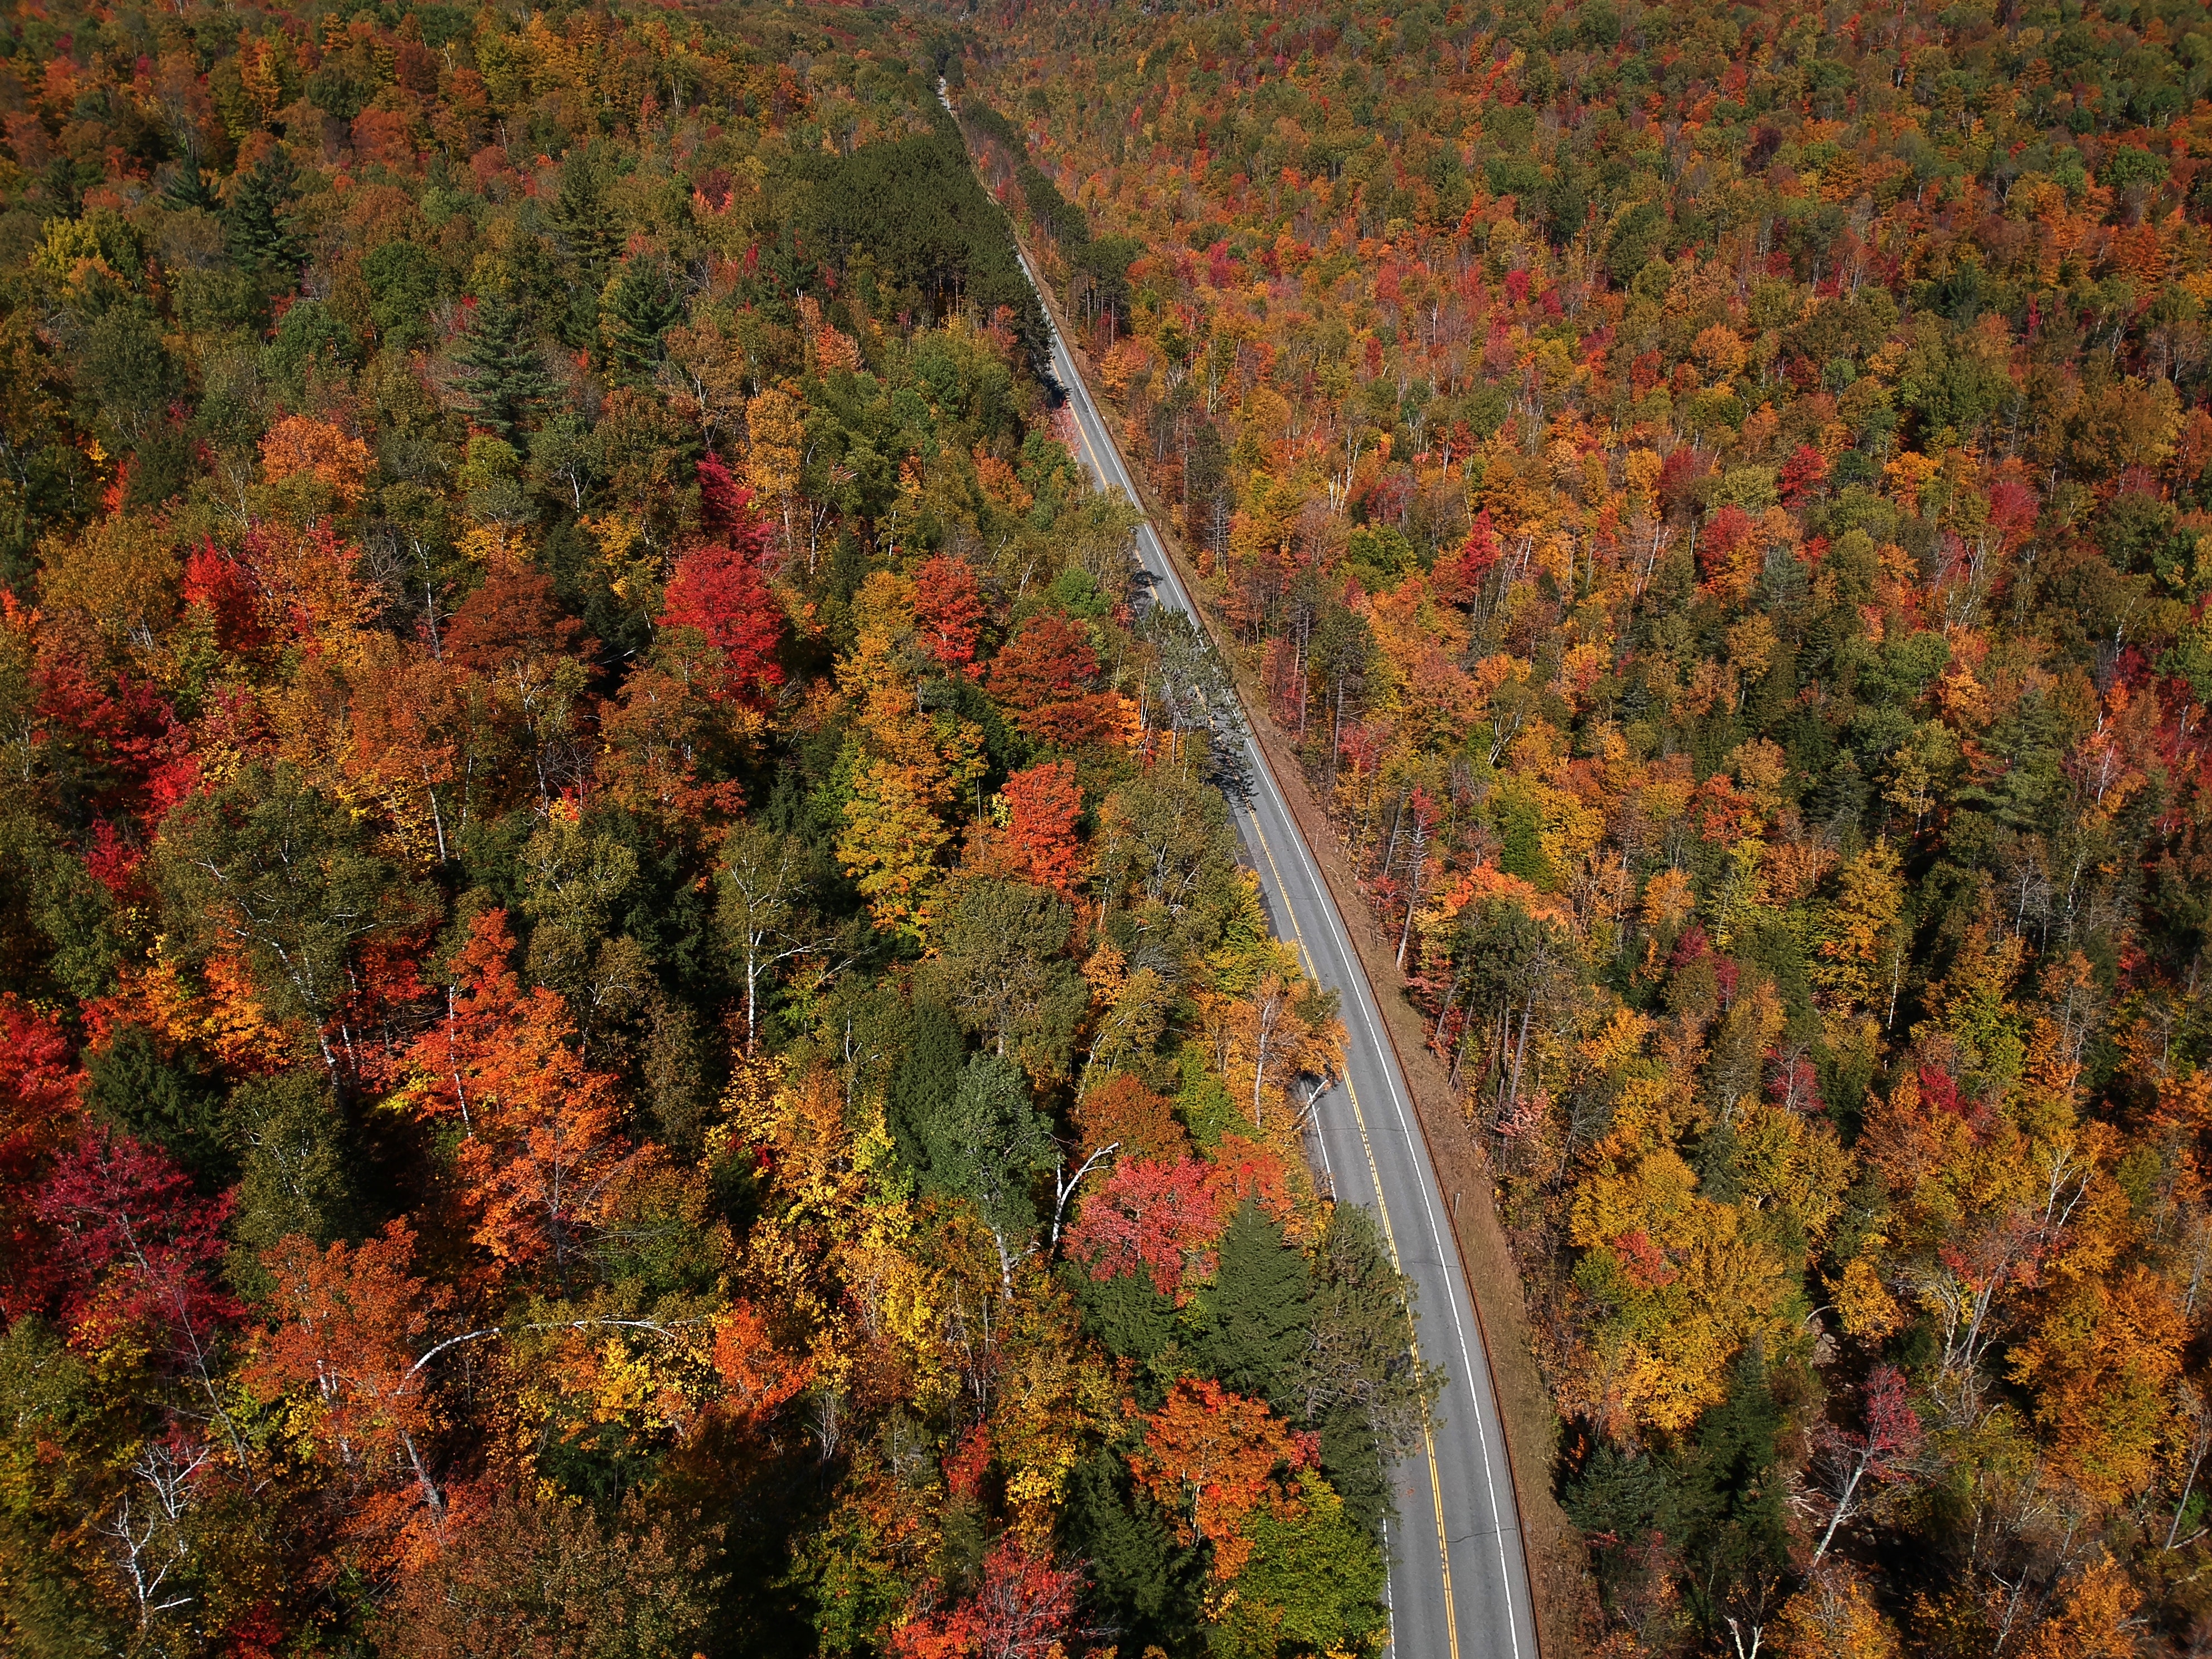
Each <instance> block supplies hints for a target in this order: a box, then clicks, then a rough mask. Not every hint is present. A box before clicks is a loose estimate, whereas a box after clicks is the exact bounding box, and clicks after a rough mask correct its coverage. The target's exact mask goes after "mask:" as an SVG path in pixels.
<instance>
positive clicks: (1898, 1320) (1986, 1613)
mask: <svg viewBox="0 0 2212 1659" xmlns="http://www.w3.org/2000/svg"><path fill="white" fill-rule="evenodd" d="M950 10H951V9H947V11H946V23H945V27H948V28H950V29H954V30H955V31H956V32H957V38H958V39H959V40H960V42H961V43H962V45H963V48H964V54H963V73H964V77H965V88H966V90H965V94H964V96H965V108H966V109H967V110H969V111H972V112H971V113H969V114H968V127H969V133H970V136H971V138H972V139H973V140H974V142H975V143H976V145H977V146H978V147H979V149H981V150H982V152H983V153H984V155H985V156H986V159H987V175H988V176H989V178H990V179H992V182H993V184H994V188H996V189H997V190H998V191H999V194H1000V199H1001V201H1003V202H1004V203H1005V204H1006V205H1007V207H1008V209H1009V210H1010V211H1011V212H1012V213H1013V214H1014V215H1015V216H1016V218H1017V220H1018V222H1019V224H1020V225H1021V228H1022V234H1024V237H1025V239H1026V240H1027V242H1028V245H1029V246H1030V248H1031V250H1032V252H1034V253H1035V254H1036V257H1037V259H1038V262H1039V264H1040V267H1041V269H1042V270H1043V271H1044V273H1045V274H1046V275H1047V276H1048V277H1049V279H1050V280H1051V283H1052V285H1053V286H1054V289H1055V292H1056V295H1057V297H1058V300H1059V302H1060V305H1061V306H1062V307H1063V308H1064V310H1065V312H1066V314H1067V316H1068V317H1069V319H1070V320H1071V322H1072V324H1073V331H1074V333H1075V334H1076V335H1077V337H1078V339H1079V343H1080V344H1081V345H1082V346H1083V347H1084V349H1085V350H1086V351H1087V352H1088V354H1089V356H1090V358H1091V361H1092V362H1094V363H1095V364H1096V366H1097V371H1098V376H1099V380H1100V382H1101V384H1102V386H1103V388H1104V389H1105V390H1106V391H1107V392H1109V394H1110V396H1111V398H1112V401H1113V402H1114V404H1115V419H1116V421H1117V422H1118V425H1119V428H1120V435H1121V441H1122V443H1123V447H1124V448H1125V449H1126V450H1127V452H1128V453H1130V454H1131V455H1132V457H1133V459H1138V460H1139V461H1140V462H1141V463H1142V465H1143V468H1144V470H1145V471H1146V482H1147V484H1148V487H1149V488H1150V489H1151V491H1152V494H1153V495H1154V496H1155V497H1156V499H1157V500H1158V501H1159V502H1160V503H1161V504H1162V507H1163V508H1164V511H1165V513H1166V514H1167V515H1168V516H1170V517H1171V518H1172V519H1173V520H1175V521H1176V526H1177V527H1178V529H1179V531H1180V532H1181V537H1182V541H1183V543H1184V544H1185V546H1186V547H1187V549H1188V551H1189V553H1190V556H1191V558H1192V561H1193V562H1194V564H1195V565H1196V566H1197V568H1199V569H1200V571H1202V572H1203V573H1204V577H1205V579H1204V580H1203V582H1202V583H1201V584H1200V586H1201V587H1202V588H1203V590H1204V591H1203V593H1202V599H1203V600H1204V602H1205V603H1206V605H1209V606H1210V607H1211V609H1212V612H1213V616H1214V619H1215V621H1216V623H1217V624H1218V627H1219V628H1220V629H1221V630H1222V631H1223V632H1224V633H1225V635H1228V636H1229V637H1231V638H1232V639H1234V640H1235V641H1237V645H1238V647H1239V649H1240V651H1241V653H1242V655H1243V661H1242V662H1241V663H1238V664H1237V665H1236V666H1237V670H1238V671H1239V672H1240V673H1241V674H1242V675H1243V677H1244V678H1245V682H1246V684H1248V685H1249V687H1250V688H1251V689H1252V690H1253V691H1254V694H1255V697H1256V698H1257V699H1258V700H1259V701H1261V702H1262V703H1263V704H1264V705H1265V706H1267V708H1269V709H1270V710H1271V711H1272V714H1273V720H1274V721H1275V723H1276V724H1277V725H1278V726H1279V727H1280V728H1281V729H1282V730H1283V731H1284V732H1285V734H1286V735H1287V736H1288V738H1290V739H1291V742H1292V743H1294V744H1296V746H1297V748H1298V750H1300V753H1301V755H1302V757H1303V759H1304V765H1305V768H1306V771H1307V775H1308V781H1310V784H1311V786H1312V787H1314V789H1315V790H1316V792H1317V793H1319V794H1320V795H1321V796H1322V799H1324V800H1325V801H1326V802H1327V803H1328V807H1329V809H1330V811H1331V813H1332V815H1333V817H1334V822H1335V824H1336V826H1337V829H1338V831H1339V833H1340V836H1341V837H1342V842H1343V850H1344V851H1345V852H1346V854H1347V855H1348V857H1349V858H1350V860H1352V862H1353V863H1354V864H1355V865H1356V866H1358V870H1359V872H1360V875H1361V878H1362V880H1363V882H1364V886H1365V888H1366V890H1367V896H1368V897H1369V899H1370V908H1371V909H1372V912H1373V914H1374V921H1375V923H1376V933H1377V936H1378V939H1380V940H1381V942H1382V943H1383V946H1384V948H1385V950H1386V951H1389V952H1392V953H1395V957H1396V959H1397V962H1398V964H1399V966H1400V967H1401V969H1403V972H1404V976H1405V981H1406V994H1407V996H1408V997H1410V998H1411V1000H1413V1003H1414V1004H1415V1005H1416V1006H1418V1008H1419V1011H1420V1012H1421V1014H1422V1016H1423V1018H1424V1022H1425V1029H1426V1031H1427V1034H1428V1037H1429V1041H1430V1044H1431V1048H1432V1049H1433V1050H1434V1054H1435V1056H1436V1060H1437V1065H1438V1066H1439V1067H1440V1068H1441V1069H1442V1071H1443V1073H1446V1074H1448V1075H1449V1079H1450V1080H1451V1086H1452V1088H1453V1089H1454V1091H1455V1093H1456V1095H1457V1097H1458V1103H1459V1105H1460V1107H1461V1109H1462V1116H1463V1120H1464V1124H1465V1133H1466V1134H1467V1136H1468V1138H1469V1139H1472V1140H1473V1141H1474V1142H1475V1143H1476V1144H1477V1145H1478V1146H1480V1149H1481V1151H1482V1152H1483V1153H1484V1154H1485V1155H1486V1157H1487V1158H1488V1159H1489V1161H1490V1164H1491V1167H1492V1170H1494V1171H1495V1173H1496V1175H1497V1176H1498V1183H1499V1209H1500V1216H1501V1219H1502V1220H1503V1221H1504V1225H1505V1227H1506V1229H1507V1231H1508V1234H1509V1236H1510V1240H1511V1242H1512V1245H1513V1249H1514V1251H1515V1253H1516V1258H1517V1261H1518V1263H1519V1266H1520V1268H1521V1271H1522V1277H1523V1280H1524V1287H1525V1289H1526V1291H1527V1293H1528V1297H1529V1301H1530V1310H1531V1315H1532V1318H1533V1320H1534V1325H1535V1328H1536V1333H1537V1346H1538V1349H1539V1354H1538V1358H1539V1360H1540V1362H1541V1367H1542V1370H1543V1371H1544V1374H1545V1376H1546V1379H1547V1382H1548V1383H1549V1385H1550V1392H1551V1395H1552V1398H1553V1404H1554V1406H1555V1407H1556V1412H1557V1419H1558V1435H1557V1443H1556V1457H1555V1459H1554V1461H1553V1465H1552V1468H1551V1471H1550V1473H1551V1475H1552V1482H1551V1484H1552V1486H1553V1492H1554V1493H1555V1494H1556V1496H1557V1497H1558V1498H1559V1500H1560V1502H1561V1504H1562V1505H1563V1507H1564V1510H1565V1516H1566V1517H1567V1519H1568V1521H1569V1522H1571V1525H1572V1527H1573V1528H1574V1530H1575V1531H1576V1532H1577V1533H1578V1534H1580V1537H1581V1540H1582V1542H1583V1554H1582V1559H1579V1560H1577V1561H1575V1562H1571V1563H1566V1564H1549V1563H1542V1562H1540V1563H1538V1564H1537V1565H1538V1576H1539V1577H1540V1578H1541V1577H1544V1576H1545V1574H1546V1572H1547V1570H1548V1569H1549V1568H1550V1567H1551V1566H1553V1565H1561V1566H1563V1567H1564V1569H1565V1570H1564V1571H1560V1572H1559V1573H1558V1574H1556V1575H1555V1576H1554V1579H1553V1582H1554V1583H1555V1584H1556V1585H1558V1586H1559V1589H1558V1591H1557V1594H1556V1595H1555V1596H1554V1597H1553V1599H1554V1600H1555V1601H1558V1602H1559V1604H1560V1605H1559V1606H1558V1607H1555V1608H1554V1610H1553V1611H1554V1613H1555V1614H1556V1619H1555V1624H1554V1629H1555V1631H1557V1632H1559V1634H1560V1635H1562V1636H1563V1637H1564V1638H1565V1639H1566V1640H1568V1641H1570V1642H1573V1643H1577V1644H1580V1645H1581V1646H1582V1647H1583V1648H1584V1649H1586V1650H1595V1651H1601V1652H1603V1653H1605V1654H1607V1655H1626V1654H1632V1653H1655V1654H1677V1653H1680V1654H1690V1653H1722V1654H1731V1655H1735V1656H1745V1655H1748V1654H1750V1653H1752V1652H1753V1651H1757V1652H1759V1653H1779V1654H1783V1655H1786V1656H1812V1655H1821V1656H1831V1655H1844V1654H1851V1655H1869V1656H1871V1655H1891V1654H1897V1653H1900V1652H1910V1653H1914V1654H1936V1655H1966V1654H2033V1655H2045V1654H2049V1655H2057V1654H2061V1653H2067V1654H2115V1655H2117V1654H2124V1653H2125V1654H2133V1653H2139V1652H2148V1651H2157V1652H2161V1653H2166V1652H2172V1653H2181V1652H2193V1651H2196V1650H2197V1647H2199V1646H2201V1644H2202V1643H2203V1639H2204V1632H2205V1630H2206V1628H2207V1620H2208V1619H2212V1605H2208V1603H2207V1601H2206V1599H2205V1598H2206V1591H2205V1588H2204V1586H2205V1584H2206V1583H2207V1582H2208V1581H2207V1579H2206V1576H2205V1569H2206V1566H2207V1563H2208V1555H2207V1552H2208V1549H2212V1533H2208V1531H2207V1528H2206V1522H2207V1517H2208V1513H2209V1512H2212V1511H2208V1505H2212V1495H2208V1493H2207V1492H2206V1475H2207V1473H2208V1471H2207V1469H2206V1468H2205V1460H2206V1453H2207V1449H2208V1448H2212V1429H2208V1424H2212V1417H2208V1413H2207V1408H2206V1405H2205V1401H2206V1399H2207V1397H2208V1396H2207V1390H2208V1387H2212V1383H2208V1380H2207V1371H2206V1364H2207V1359H2208V1354H2212V1350H2208V1346H2207V1327H2206V1325H2205V1315H2204V1313H2203V1307H2204V1297H2203V1278H2204V1274H2203V1267H2204V1263H2205V1261H2206V1260H2207V1256H2206V1244H2207V1241H2208V1239H2212V1231H2209V1230H2208V1211H2207V1208H2206V1194H2205V1190H2204V1171H2205V1170H2206V1168H2207V1159H2208V1153H2212V1147H2208V1144H2207V1140H2206V1136H2207V1133H2208V1131H2212V1121H2208V1118H2207V1114H2206V1107H2207V1103H2208V1101H2212V1094H2208V1087H2212V1073H2208V1072H2207V1071H2206V1069H2205V1065H2206V1061H2207V1060H2208V1058H2212V1004H2208V1000H2207V983H2208V975H2207V972H2206V969H2207V965H2208V964H2207V960H2206V955H2205V945H2206V934H2205V930H2206V923H2207V918H2208V914H2212V913H2209V912H2208V901H2212V862H2208V858H2207V850H2206V842H2205V837H2206V834H2207V827H2208V823H2212V817H2208V801H2212V793H2208V790H2207V781H2208V774H2207V769H2206V768H2207V750H2206V743H2205V735H2206V721H2207V711H2208V707H2209V706H2212V631H2208V630H2212V616H2209V615H2208V600H2212V540H2208V539H2207V538H2208V535H2212V472H2209V471H2208V467H2212V410H2208V408H2207V406H2206V405H2207V398H2208V393H2212V380H2208V374H2212V364H2208V361H2207V355H2206V338H2207V336H2206V316H2205V307H2206V302H2207V301H2208V299H2212V185H2209V184H2208V181H2212V173H2207V170H2206V169H2207V161H2208V158H2212V106H2208V105H2207V103H2206V101H2205V96H2206V93H2207V90H2208V76H2212V15H2208V14H2207V12H2206V10H2205V9H2204V8H2203V6H2202V5H2201V4H2198V3H2195V0H2176V3H2166V0H2143V3H2130V0H2091V3H2073V0H2069V3H2066V4H2063V5H2037V4H2027V5H2008V6H2002V7H1992V6H1988V5H1976V4H1963V5H1956V6H1949V7H1935V6H1927V7H1912V6H1905V7H1891V8H1886V9H1885V8H1857V7H1854V6H1853V5H1851V4H1849V3H1838V4H1831V5H1827V6H1826V7H1811V8H1808V7H1802V6H1788V5H1764V4H1717V3H1715V4H1699V3H1684V4H1671V5H1644V4H1639V3H1632V0H1631V3H1616V0H1581V3H1571V4H1564V5H1556V6H1551V7H1539V6H1534V5H1528V4H1522V3H1512V0H1509V3H1504V4H1492V3H1480V0H1477V3H1465V0H1455V3H1449V4H1447V3H1440V0H1424V3H1419V4H1413V5H1407V6H1403V7H1387V8H1376V7H1371V6H1360V5H1356V4H1355V5H1343V6H1334V7H1321V6H1312V5H1308V6H1297V5H1291V6H1288V7H1285V6H1279V5H1273V4H1269V5H1259V4H1243V3H1229V4H1225V5H1220V6H1212V7H1207V8H1204V9H1198V8H1183V7H1175V6H1146V7H1136V6H1097V7H1088V6H1087V7H1066V6H1056V5H1043V4H1035V3H1020V0H998V3H991V4H987V5H984V6H982V7H981V8H980V9H978V11H977V14H976V15H975V18H974V19H973V21H972V22H969V21H960V20H955V19H953V18H952V17H951V15H950ZM1109 241H1110V242H1113V243H1115V245H1117V246H1130V247H1132V248H1133V258H1130V259H1129V260H1128V261H1127V263H1126V264H1119V263H1117V264H1115V265H1114V266H1113V267H1112V268H1111V269H1110V270H1109V269H1100V268H1097V263H1096V261H1095V260H1092V259H1091V258H1090V256H1089V254H1088V250H1090V249H1092V248H1095V247H1097V246H1103V245H1105V244H1107V243H1109ZM1533 1455H1534V1456H1536V1457H1537V1458H1538V1459H1541V1457H1542V1456H1543V1455H1545V1449H1541V1448H1540V1449H1537V1450H1536V1451H1535V1452H1534V1454H1533Z"/></svg>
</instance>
